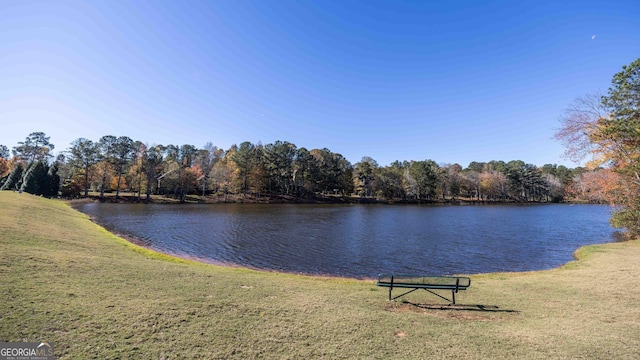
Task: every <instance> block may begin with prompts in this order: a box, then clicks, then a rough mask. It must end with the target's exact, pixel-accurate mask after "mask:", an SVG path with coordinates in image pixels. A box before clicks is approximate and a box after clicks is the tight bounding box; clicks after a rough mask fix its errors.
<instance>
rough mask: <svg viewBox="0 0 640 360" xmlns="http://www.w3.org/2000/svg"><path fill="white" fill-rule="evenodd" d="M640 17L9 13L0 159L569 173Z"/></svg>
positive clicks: (310, 6)
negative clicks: (570, 118) (30, 148)
mask: <svg viewBox="0 0 640 360" xmlns="http://www.w3.org/2000/svg"><path fill="white" fill-rule="evenodd" d="M638 19H640V1H637V0H630V1H314V2H312V1H300V0H299V1H288V0H277V1H275V0H274V1H269V0H263V1H242V0H233V1H55V2H53V1H51V2H49V1H28V0H23V1H8V0H0V124H2V125H1V126H0V144H3V145H7V146H8V147H9V148H12V147H13V146H16V145H17V143H18V142H19V141H22V140H24V138H25V137H26V136H27V135H28V134H29V133H31V132H34V131H43V132H45V133H46V134H47V135H49V136H50V137H51V142H52V143H53V144H55V146H56V152H58V151H62V150H64V149H66V148H68V147H69V144H70V142H72V141H73V140H75V139H77V138H79V137H84V138H88V139H91V140H94V141H95V140H98V139H99V138H100V137H101V136H103V135H116V136H121V135H126V136H129V137H131V138H132V139H134V140H140V141H143V142H146V143H149V144H154V143H156V144H164V145H168V144H176V145H182V144H192V145H195V146H198V147H201V146H203V145H204V144H205V143H206V142H209V141H210V142H212V143H213V144H214V145H216V146H218V147H220V148H223V149H228V148H229V147H230V146H231V145H232V144H239V143H241V142H243V141H251V142H254V143H257V142H261V143H263V144H267V143H271V142H274V141H276V140H285V141H289V142H292V143H294V144H296V145H297V146H298V147H305V148H307V149H313V148H324V147H326V148H328V149H330V150H331V151H333V152H337V153H340V154H342V155H344V156H345V157H346V158H347V159H348V160H349V161H351V162H352V163H356V162H358V161H359V160H360V159H361V158H362V157H363V156H370V157H372V158H374V159H375V160H377V161H378V163H379V164H380V165H383V166H384V165H388V164H389V163H391V162H393V161H395V160H425V159H432V160H435V161H436V162H438V163H443V164H445V163H459V164H460V165H462V166H463V167H464V166H467V165H468V164H469V162H471V161H490V160H504V161H509V160H523V161H525V162H527V163H532V164H535V165H538V166H542V165H544V164H547V163H558V164H566V165H568V166H571V167H574V166H577V164H574V163H571V162H569V161H568V160H566V159H563V158H562V153H563V148H562V146H561V145H560V144H559V143H557V142H556V141H555V140H553V138H552V137H553V133H554V131H555V129H556V128H557V127H558V126H559V123H558V117H559V116H560V115H561V114H562V112H563V110H564V109H565V108H566V107H567V106H568V105H569V104H570V103H571V102H572V101H573V99H574V98H575V97H577V96H580V95H584V94H586V93H590V92H594V91H598V90H600V91H603V92H606V90H607V89H608V87H609V85H610V82H611V78H612V76H613V74H615V73H616V72H618V71H620V70H621V68H622V66H623V65H625V64H629V63H630V62H632V61H634V60H635V59H637V58H638V57H640V21H639V20H638Z"/></svg>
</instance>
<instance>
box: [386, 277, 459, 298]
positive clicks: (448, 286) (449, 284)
mask: <svg viewBox="0 0 640 360" xmlns="http://www.w3.org/2000/svg"><path fill="white" fill-rule="evenodd" d="M398 278H400V279H421V280H422V281H421V282H415V281H414V282H411V281H402V280H400V279H398ZM385 279H390V280H391V281H384V280H385ZM429 279H433V280H435V281H428V280H429ZM438 280H440V281H443V280H444V281H446V282H445V283H439V282H438ZM376 285H378V286H382V287H388V288H389V301H392V300H395V299H397V298H399V297H402V296H404V295H407V294H409V293H412V292H414V291H416V290H420V289H422V290H425V291H427V292H429V293H431V294H433V295H435V296H437V297H439V298H441V299H444V300H447V301H449V302H450V303H451V304H453V305H455V303H456V293H457V292H458V291H461V290H466V289H467V288H468V287H469V286H470V285H471V279H469V278H468V277H462V276H424V275H409V274H380V275H378V283H377V284H376ZM394 288H402V289H412V290H409V291H407V292H404V293H402V294H400V295H397V296H395V297H394V296H392V292H393V289H394ZM433 290H450V291H451V299H449V298H446V297H444V296H442V295H440V294H438V293H436V292H434V291H433Z"/></svg>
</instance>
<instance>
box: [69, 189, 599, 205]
mask: <svg viewBox="0 0 640 360" xmlns="http://www.w3.org/2000/svg"><path fill="white" fill-rule="evenodd" d="M66 200H68V201H70V202H71V203H76V202H84V201H99V202H110V203H147V202H149V203H156V204H178V203H181V201H180V199H179V198H178V197H175V196H163V195H151V197H150V198H149V200H148V201H147V199H146V196H145V195H144V194H143V195H142V196H138V194H137V193H131V192H121V193H120V194H119V195H118V196H116V194H115V193H114V192H109V193H105V195H104V197H101V196H100V194H99V193H96V192H91V193H89V196H87V197H82V196H79V197H77V198H71V199H66ZM182 203H187V204H380V205H402V204H406V205H429V204H432V205H497V204H508V205H513V204H553V203H564V204H589V202H586V201H580V200H576V199H566V200H563V201H561V202H552V201H528V202H524V201H515V200H510V199H476V198H466V197H458V198H447V199H442V198H437V199H432V200H415V199H413V200H407V199H395V200H387V199H382V198H377V197H372V196H369V197H364V196H356V195H351V196H347V195H345V196H342V195H318V196H313V197H294V196H265V195H251V194H247V195H243V194H228V195H206V196H202V195H188V196H186V197H185V200H184V201H183V202H182Z"/></svg>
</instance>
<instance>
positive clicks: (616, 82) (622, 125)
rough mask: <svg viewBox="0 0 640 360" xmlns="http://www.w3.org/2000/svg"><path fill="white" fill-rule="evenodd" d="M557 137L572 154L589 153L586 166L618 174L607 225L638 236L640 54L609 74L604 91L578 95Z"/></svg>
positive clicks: (563, 118)
mask: <svg viewBox="0 0 640 360" xmlns="http://www.w3.org/2000/svg"><path fill="white" fill-rule="evenodd" d="M561 124H562V127H561V129H560V130H559V131H558V132H557V133H556V138H558V139H559V140H561V141H563V142H564V143H565V145H567V148H568V152H569V154H570V155H575V158H577V159H582V158H584V157H586V156H590V158H591V161H590V162H589V163H588V165H589V167H591V168H595V167H597V166H605V167H607V168H609V169H611V170H613V171H615V172H616V173H618V174H620V175H621V178H620V179H619V180H621V181H622V182H623V183H624V185H622V186H619V185H620V184H618V185H616V186H613V185H612V184H608V185H609V186H608V188H615V189H616V190H620V189H621V190H622V191H616V192H614V193H613V194H614V195H613V196H614V199H615V202H616V203H617V204H619V205H622V209H621V210H618V211H616V212H614V214H613V215H612V217H611V224H612V225H613V226H615V227H623V228H626V229H628V230H629V233H630V234H631V235H633V236H638V235H640V58H639V59H637V60H635V61H634V62H632V63H631V64H629V65H628V66H623V67H622V71H620V72H618V73H617V74H615V75H614V76H613V79H612V81H611V87H610V88H609V91H608V92H607V94H606V95H604V96H602V97H601V98H600V102H596V101H595V96H593V95H591V96H588V97H585V98H579V99H578V100H576V102H574V105H573V106H572V107H571V108H570V109H569V110H568V112H567V113H566V114H565V115H564V116H563V117H562V118H561Z"/></svg>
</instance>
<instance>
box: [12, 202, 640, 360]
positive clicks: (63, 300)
mask: <svg viewBox="0 0 640 360" xmlns="http://www.w3.org/2000/svg"><path fill="white" fill-rule="evenodd" d="M0 254H1V255H0V341H52V342H53V343H54V344H55V351H56V355H57V356H59V357H60V358H62V359H87V358H96V359H130V358H135V359H192V358H193V359H195V358H202V359H216V358H220V359H228V358H238V359H246V358H279V359H286V358H292V359H299V358H330V359H340V358H349V359H353V358H366V359H370V358H394V359H427V358H456V359H486V358H492V359H497V358H504V359H513V358H527V359H536V358H539V359H549V358H571V359H575V358H593V359H604V358H615V359H624V358H628V359H635V358H638V357H639V356H640V350H639V349H640V287H639V286H638V284H639V283H640V276H639V275H640V261H639V260H640V242H638V241H633V242H626V243H615V244H607V245H598V246H590V247H587V248H584V249H581V250H580V251H579V252H578V255H579V257H580V260H578V261H574V262H571V263H569V264H567V265H566V266H564V267H562V268H560V269H554V270H550V271H541V272H531V273H509V274H487V275H475V276H472V285H471V287H470V288H469V290H467V291H466V292H464V293H461V294H459V296H458V302H460V303H462V304H466V305H464V306H460V307H456V308H450V307H441V306H436V304H440V303H442V302H441V301H439V300H438V299H437V298H435V297H431V296H427V295H428V294H427V293H426V292H416V293H415V295H414V294H412V295H411V296H408V297H407V298H408V300H410V301H411V302H412V303H414V304H415V305H412V304H406V303H405V304H403V303H394V302H387V301H386V295H387V294H386V291H385V290H384V289H378V288H377V287H376V286H375V283H374V282H372V281H358V280H348V279H329V278H314V277H306V276H298V275H290V274H279V273H265V272H257V271H251V270H245V269H234V268H223V267H216V266H211V265H203V264H199V263H193V262H189V261H181V260H177V259H174V258H170V257H166V256H162V255H158V254H156V253H153V252H150V251H147V250H145V249H142V248H139V247H136V246H134V245H131V244H129V243H127V242H126V241H124V240H122V239H120V238H118V237H116V236H114V235H112V234H110V233H109V232H107V231H105V230H104V229H103V228H101V227H99V226H97V225H95V224H93V223H91V222H90V221H89V220H88V218H87V217H86V216H85V215H83V214H81V213H79V212H77V211H75V210H73V209H71V208H70V207H69V206H67V205H66V204H65V203H63V202H61V201H54V200H47V199H42V198H38V197H34V196H30V195H28V194H22V195H19V194H17V193H14V192H0ZM477 305H483V306H482V307H478V306H477Z"/></svg>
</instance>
